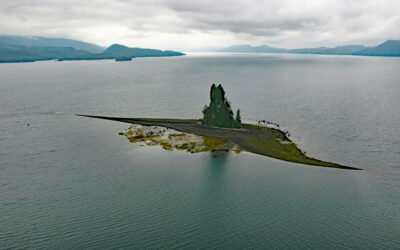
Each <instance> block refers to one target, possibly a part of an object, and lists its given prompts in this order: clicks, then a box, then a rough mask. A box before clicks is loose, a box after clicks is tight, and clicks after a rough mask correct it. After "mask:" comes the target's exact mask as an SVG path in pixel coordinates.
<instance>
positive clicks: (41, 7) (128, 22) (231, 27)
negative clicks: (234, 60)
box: [0, 0, 400, 50]
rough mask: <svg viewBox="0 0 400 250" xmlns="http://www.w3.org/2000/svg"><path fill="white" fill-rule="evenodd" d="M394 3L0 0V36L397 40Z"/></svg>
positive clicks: (165, 44)
mask: <svg viewBox="0 0 400 250" xmlns="http://www.w3.org/2000/svg"><path fill="white" fill-rule="evenodd" d="M399 27H400V1H398V0H381V1H376V0H257V1H256V0H219V1H215V0H214V1H211V0H198V1H190V0H117V1H110V0H108V1H107V0H91V1H81V0H79V1H78V0H69V1H66V0H13V1H4V0H0V33H2V34H15V35H41V36H56V37H68V38H75V39H82V40H86V41H89V42H94V43H99V44H101V45H103V46H107V45H109V44H111V43H115V42H119V43H125V44H127V45H130V46H141V47H157V48H163V49H183V50H187V49H191V48H199V47H208V46H210V47H215V46H221V47H223V46H229V45H233V44H242V43H249V44H269V45H273V46H277V47H289V48H295V47H296V48H297V47H308V46H334V45H342V44H367V45H374V44H377V43H380V42H382V41H383V40H386V39H400V29H399Z"/></svg>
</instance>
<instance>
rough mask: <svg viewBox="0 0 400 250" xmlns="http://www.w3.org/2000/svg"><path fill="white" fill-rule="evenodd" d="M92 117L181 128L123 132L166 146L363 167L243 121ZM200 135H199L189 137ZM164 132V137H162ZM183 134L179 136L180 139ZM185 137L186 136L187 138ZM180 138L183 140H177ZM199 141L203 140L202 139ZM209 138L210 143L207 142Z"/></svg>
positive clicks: (308, 162) (132, 140)
mask: <svg viewBox="0 0 400 250" xmlns="http://www.w3.org/2000/svg"><path fill="white" fill-rule="evenodd" d="M79 116H84V117H89V118H97V119H106V120H113V121H119V122H125V123H131V124H138V125H142V126H150V127H151V126H153V127H163V128H168V129H173V130H176V131H179V132H182V133H181V134H180V135H176V134H175V135H173V136H171V134H169V135H167V137H165V135H163V134H161V133H160V132H159V131H160V130H159V129H156V130H151V129H150V130H149V129H147V130H148V131H147V133H143V130H137V129H136V130H132V129H128V130H127V131H126V132H125V133H122V134H123V135H125V136H127V137H128V139H129V140H130V141H131V142H144V143H145V144H146V145H150V146H151V145H161V146H162V147H163V148H164V149H167V150H172V149H174V148H175V149H181V150H186V151H188V152H191V153H197V152H205V151H221V150H222V151H229V150H232V151H236V152H239V151H242V150H244V151H248V152H251V153H255V154H259V155H263V156H268V157H271V158H275V159H279V160H284V161H288V162H294V163H300V164H306V165H312V166H318V167H330V168H340V169H348V170H361V169H360V168H356V167H350V166H343V165H340V164H338V163H333V162H327V161H322V160H318V159H315V158H313V157H310V156H307V155H306V153H304V152H303V151H302V150H300V149H299V148H298V146H297V145H296V144H295V143H294V142H292V141H291V140H290V139H289V138H288V137H287V135H286V134H285V133H284V132H282V131H280V130H279V129H276V128H270V127H265V126H260V125H254V124H242V127H241V128H240V129H236V128H235V129H231V128H217V127H211V126H205V125H202V124H201V121H200V120H196V119H159V118H121V117H105V116H91V115H79ZM193 135H197V136H199V137H200V138H199V139H195V140H190V138H192V139H193V138H194V137H193ZM163 136H164V137H163ZM177 137H180V139H177ZM185 139H186V140H185ZM178 141H180V142H178ZM199 141H200V142H199ZM207 141H208V143H207Z"/></svg>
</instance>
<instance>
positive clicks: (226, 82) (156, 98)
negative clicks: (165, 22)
mask: <svg viewBox="0 0 400 250" xmlns="http://www.w3.org/2000/svg"><path fill="white" fill-rule="evenodd" d="M399 68H400V59H398V58H378V57H376V58H372V57H347V56H313V55H279V54H272V55H271V54H262V55H254V54H251V55H248V54H238V55H232V54H194V55H189V56H185V57H176V58H142V59H135V60H133V61H131V62H120V63H116V62H114V61H108V60H105V61H88V62H79V61H78V62H37V63H26V64H0V76H1V80H0V122H1V126H0V187H1V192H0V208H1V213H0V225H1V227H0V246H1V247H0V248H55V247H60V248H88V247H91V248H100V247H102V248H123V247H132V248H139V247H142V248H146V247H152V248H160V247H168V248H171V247H184V248H209V247H221V248H222V247H229V248H242V247H256V248H265V247H276V248H285V247H286V248H288V247H292V248H293V247H299V248H314V249H321V248H324V249H326V248H359V249H367V248H393V249H394V248H397V247H398V246H399V245H400V240H399V232H400V192H399V190H400V126H398V124H400V115H399V107H400V99H399V98H398V97H399V96H400V72H399V71H398V69H399ZM213 82H215V83H221V84H223V86H224V88H225V89H226V92H227V96H228V98H229V99H230V100H231V102H232V104H233V107H234V108H238V107H240V109H241V111H242V112H241V113H242V118H243V119H245V120H261V119H265V120H268V121H273V122H277V123H279V124H281V126H282V127H283V129H286V130H289V131H290V132H291V134H292V140H294V141H296V142H297V143H298V144H299V145H300V147H301V148H302V149H304V150H305V151H307V153H309V154H310V155H312V156H314V157H316V158H321V159H322V160H327V161H334V162H338V163H342V164H344V165H351V166H357V167H362V168H364V169H365V170H364V171H345V170H336V169H325V168H317V167H310V166H304V165H299V164H292V163H287V162H283V161H279V160H275V159H270V158H266V157H261V156H257V155H253V154H249V153H241V154H239V155H236V154H221V153H220V154H210V153H204V154H195V155H191V154H187V153H183V152H166V151H163V150H162V149H160V148H154V147H141V146H139V145H137V144H131V143H129V142H128V141H127V140H126V138H124V137H122V136H119V135H118V132H121V131H123V130H125V129H126V128H127V127H128V125H127V124H122V123H117V122H112V121H103V120H95V119H89V118H83V117H77V116H74V114H75V113H83V114H99V115H113V116H118V115H119V116H132V117H175V118H196V117H200V115H201V110H202V107H203V106H204V104H206V103H207V102H208V91H209V87H210V85H211V84H212V83H213ZM28 124H29V126H28Z"/></svg>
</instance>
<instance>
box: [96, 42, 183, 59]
mask: <svg viewBox="0 0 400 250" xmlns="http://www.w3.org/2000/svg"><path fill="white" fill-rule="evenodd" d="M103 54H104V55H105V56H110V57H115V58H118V57H152V56H154V57H160V56H183V55H184V53H181V52H177V51H172V50H164V51H163V50H158V49H143V48H129V47H127V46H124V45H120V44H113V45H111V46H110V47H108V48H107V49H106V50H105V51H104V52H103Z"/></svg>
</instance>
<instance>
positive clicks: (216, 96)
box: [203, 84, 241, 128]
mask: <svg viewBox="0 0 400 250" xmlns="http://www.w3.org/2000/svg"><path fill="white" fill-rule="evenodd" d="M203 115H204V116H203V124H204V125H208V126H214V127H220V128H240V125H241V122H240V120H241V118H240V111H239V110H238V112H237V117H236V118H237V119H236V120H235V119H234V118H233V111H232V109H231V105H230V103H229V102H228V100H227V99H226V98H225V91H224V89H223V88H222V86H221V85H218V86H217V87H216V86H215V84H213V85H212V86H211V91H210V105H209V106H205V107H204V109H203Z"/></svg>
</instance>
